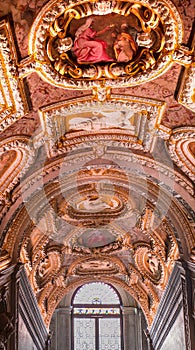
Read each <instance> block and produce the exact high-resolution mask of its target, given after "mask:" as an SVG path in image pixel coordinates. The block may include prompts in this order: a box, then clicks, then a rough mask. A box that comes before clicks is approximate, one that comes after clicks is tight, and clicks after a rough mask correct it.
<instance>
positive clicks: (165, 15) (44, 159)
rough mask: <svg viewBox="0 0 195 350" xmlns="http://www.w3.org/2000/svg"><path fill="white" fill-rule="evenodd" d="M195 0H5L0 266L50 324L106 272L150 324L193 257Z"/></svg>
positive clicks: (0, 44)
mask: <svg viewBox="0 0 195 350" xmlns="http://www.w3.org/2000/svg"><path fill="white" fill-rule="evenodd" d="M194 11H195V8H194V1H193V0H191V1H190V0H187V1H180V0H174V1H170V0H161V1H158V0H139V1H138V0H137V1H95V0H93V1H76V0H72V1H68V0H67V1H65V0H61V1H55V0H53V1H36V0H35V1H14V0H13V1H11V0H10V1H6V2H3V1H1V10H0V14H1V16H2V18H1V21H0V75H1V80H0V121H1V127H0V130H1V133H0V152H1V156H0V157H1V158H0V159H1V163H0V190H1V192H0V217H1V256H0V268H1V269H3V268H4V267H6V266H9V264H12V263H16V262H18V261H20V262H22V263H23V264H25V267H26V272H27V275H28V277H29V280H30V283H31V286H32V288H33V290H34V293H35V295H36V298H37V301H38V304H39V306H40V310H41V312H42V315H43V318H44V320H45V322H46V325H49V322H50V318H51V316H52V313H53V311H54V309H55V307H56V305H57V304H58V302H59V301H60V299H61V298H62V297H63V296H64V295H65V294H66V293H67V292H69V291H71V290H73V289H74V288H76V287H77V286H79V285H81V284H83V283H85V282H88V281H93V280H97V279H98V280H103V281H107V282H110V283H112V284H114V285H115V286H116V287H117V286H118V287H122V288H124V289H125V290H126V291H128V292H129V293H130V294H131V295H132V296H133V297H134V298H135V300H136V301H137V302H138V303H139V304H140V305H141V307H142V309H143V311H144V313H145V316H146V318H147V321H148V324H149V325H150V324H151V323H152V320H153V318H154V316H155V313H156V311H157V308H158V305H159V302H160V300H161V297H162V293H163V291H164V289H165V287H166V284H167V281H168V278H169V276H170V274H171V271H172V269H173V266H174V262H175V261H176V260H177V259H179V258H184V259H185V260H191V261H192V262H193V261H194V260H195V235H194V209H195V204H194V179H195V176H194V173H195V138H194V135H195V129H194V127H195V113H194V112H195V85H194V81H195V73H194V37H193V14H194Z"/></svg>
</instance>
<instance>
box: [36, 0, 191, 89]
mask: <svg viewBox="0 0 195 350" xmlns="http://www.w3.org/2000/svg"><path fill="white" fill-rule="evenodd" d="M105 23H106V25H104V24H105ZM181 42H182V25H181V19H180V17H179V13H178V12H177V9H176V8H175V6H174V5H173V4H172V3H171V1H168V0H163V1H160V2H159V1H147V2H146V1H144V0H143V1H139V2H138V1H113V0H109V1H90V0H89V1H79V3H78V2H77V1H71V3H69V4H67V2H66V1H61V2H60V3H59V1H50V2H49V3H47V5H46V6H45V7H43V9H42V11H41V12H40V14H39V15H38V17H37V18H36V20H35V22H34V24H33V26H32V29H31V34H30V41H29V51H30V54H31V55H32V61H34V62H35V66H36V69H37V71H38V72H39V74H41V76H42V77H44V79H47V80H48V81H50V83H53V84H55V85H58V86H61V87H64V88H68V87H70V88H82V89H83V88H86V89H89V88H90V87H97V86H98V87H101V86H102V84H104V82H105V81H106V85H107V86H112V87H116V86H126V85H128V86H134V85H137V84H140V83H143V82H146V81H148V80H151V79H154V78H155V77H157V76H158V75H160V74H162V72H164V71H165V70H167V68H168V67H169V66H170V64H171V63H172V62H173V61H174V60H176V61H177V62H179V63H180V64H186V62H187V64H189V60H190V62H191V56H190V54H189V53H188V52H187V51H188V50H187V49H186V48H185V50H186V52H187V54H185V55H184V56H186V55H187V56H186V57H188V56H189V59H184V58H183V49H182V46H181ZM175 51H178V52H180V51H181V52H182V55H181V52H180V56H182V57H181V62H180V56H178V55H177V54H175V55H174V53H175Z"/></svg>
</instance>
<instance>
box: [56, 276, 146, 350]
mask: <svg viewBox="0 0 195 350" xmlns="http://www.w3.org/2000/svg"><path fill="white" fill-rule="evenodd" d="M146 328H147V323H146V320H145V316H144V314H143V312H142V310H141V309H140V307H139V306H138V304H137V302H136V301H135V300H134V298H133V297H132V296H131V295H130V294H129V293H128V292H127V291H125V290H124V289H122V288H119V287H117V286H116V285H111V284H109V283H106V282H103V281H101V282H100V281H93V282H88V283H85V284H82V285H80V286H79V287H78V288H77V289H74V291H71V292H69V293H67V294H66V295H65V296H64V298H63V299H62V300H61V302H60V303H59V305H58V306H57V308H56V309H55V311H54V314H53V316H52V319H51V323H50V332H51V335H52V337H51V350H62V349H63V350H87V349H88V350H129V349H130V348H131V350H147V349H148V346H147V339H146V336H145V333H144V331H145V329H146Z"/></svg>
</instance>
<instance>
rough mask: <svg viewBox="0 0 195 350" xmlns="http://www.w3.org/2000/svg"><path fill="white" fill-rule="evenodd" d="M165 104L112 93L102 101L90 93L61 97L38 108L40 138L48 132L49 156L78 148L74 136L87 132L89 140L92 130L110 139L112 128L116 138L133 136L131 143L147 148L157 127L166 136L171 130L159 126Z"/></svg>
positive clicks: (95, 133) (83, 135)
mask: <svg viewBox="0 0 195 350" xmlns="http://www.w3.org/2000/svg"><path fill="white" fill-rule="evenodd" d="M164 107H165V105H164V103H163V102H161V101H158V100H152V99H143V98H140V97H135V96H131V97H129V98H126V97H125V96H124V95H112V94H111V95H109V97H108V99H106V101H104V102H100V101H98V100H97V99H96V97H93V96H92V97H86V98H85V97H84V98H81V99H75V100H71V101H68V102H66V101H63V102H62V103H58V104H54V105H50V106H48V107H47V106H46V107H44V108H42V109H41V110H40V118H41V123H42V127H43V133H40V139H42V138H43V139H44V135H47V137H46V141H47V142H46V147H47V152H48V155H49V156H52V155H54V154H55V155H56V154H58V153H61V152H63V149H64V148H65V147H68V145H70V146H71V149H74V147H75V148H78V147H79V145H80V142H76V143H75V141H74V140H76V137H77V138H79V139H80V140H82V141H84V138H83V137H86V136H88V138H89V142H90V138H91V137H93V134H94V135H95V137H98V134H100V138H102V137H105V138H107V140H108V141H109V139H112V137H111V136H109V134H110V133H111V131H112V132H114V133H115V139H116V141H117V135H118V139H119V140H120V139H121V137H123V138H124V141H125V139H126V141H128V140H129V141H130V142H131V140H132V144H135V145H137V147H138V148H140V147H142V149H143V150H145V151H147V150H150V149H151V148H152V147H153V143H155V136H156V135H157V133H158V131H160V132H161V133H162V135H164V137H165V138H167V137H168V135H169V132H170V130H169V129H168V128H163V127H161V118H162V115H163V111H164ZM113 108H114V109H113ZM97 110H98V112H97ZM103 135H104V136H103ZM37 138H38V137H37ZM86 141H87V138H86ZM74 144H75V146H74ZM56 146H57V147H56ZM81 146H82V145H81ZM82 147H83V146H82ZM132 147H133V146H132ZM61 149H62V150H61Z"/></svg>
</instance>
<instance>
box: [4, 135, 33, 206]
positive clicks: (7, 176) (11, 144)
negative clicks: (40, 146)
mask: <svg viewBox="0 0 195 350" xmlns="http://www.w3.org/2000/svg"><path fill="white" fill-rule="evenodd" d="M34 158H35V151H34V148H33V147H32V144H31V143H30V140H29V138H25V137H10V138H8V139H4V140H2V141H0V160H1V165H0V175H1V178H0V203H1V206H0V211H2V210H4V209H6V208H5V203H6V205H7V206H8V207H9V206H10V205H11V197H9V193H10V191H11V190H12V189H13V188H14V187H15V186H16V185H17V184H18V183H19V180H20V179H21V176H22V175H24V174H25V173H26V171H27V169H28V168H29V167H30V165H31V164H32V162H33V161H34ZM2 206H3V207H2Z"/></svg>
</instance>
